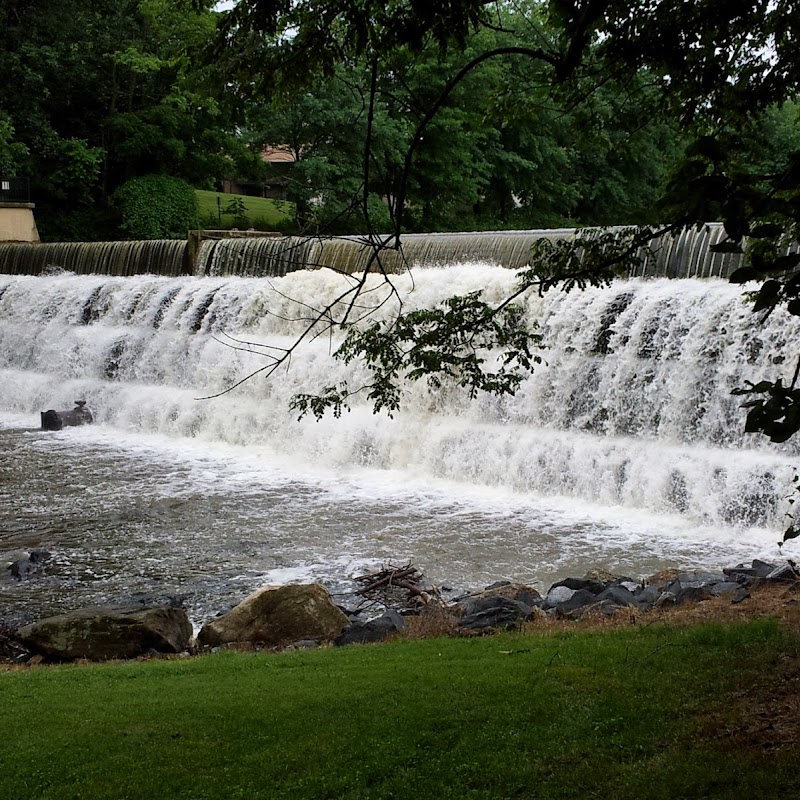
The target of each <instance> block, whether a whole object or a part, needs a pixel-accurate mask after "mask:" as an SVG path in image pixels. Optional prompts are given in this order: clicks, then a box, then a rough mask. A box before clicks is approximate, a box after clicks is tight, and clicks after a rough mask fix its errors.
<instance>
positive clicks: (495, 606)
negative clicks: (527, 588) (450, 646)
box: [458, 597, 533, 632]
mask: <svg viewBox="0 0 800 800" xmlns="http://www.w3.org/2000/svg"><path fill="white" fill-rule="evenodd" d="M468 609H469V610H468V612H467V613H465V614H464V616H463V617H462V618H461V620H460V621H459V623H458V630H459V631H461V632H479V631H487V630H490V629H492V628H508V627H513V626H514V625H517V624H518V623H519V622H523V621H525V620H529V619H530V618H531V617H532V616H533V609H532V608H531V606H529V605H527V603H523V602H521V601H520V600H512V599H510V598H508V597H481V598H477V599H474V600H472V601H471V602H470V605H469V606H468Z"/></svg>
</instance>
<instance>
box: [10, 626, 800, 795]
mask: <svg viewBox="0 0 800 800" xmlns="http://www.w3.org/2000/svg"><path fill="white" fill-rule="evenodd" d="M797 652H798V642H797V641H796V640H795V639H792V638H790V637H789V636H788V635H787V634H784V633H783V632H782V631H781V629H780V627H779V625H778V623H777V622H754V623H749V624H747V625H740V626H731V627H723V626H713V625H710V626H702V627H697V628H684V629H667V628H663V627H657V626H653V627H651V628H646V629H631V630H630V631H621V632H620V631H617V632H601V633H582V634H575V635H571V634H559V635H531V634H528V635H512V634H507V635H502V636H496V637H491V638H481V639H444V640H443V639H438V640H427V641H398V642H395V643H393V644H388V645H378V646H358V647H349V648H343V649H334V650H330V649H326V650H318V651H312V652H308V651H306V652H298V653H287V654H279V655H271V654H261V653H250V654H243V653H230V652H227V653H220V654H217V655H212V656H207V657H202V658H197V659H192V660H183V661H179V660H178V661H151V662H135V663H128V664H108V665H93V666H60V667H49V668H39V669H31V670H25V671H18V672H7V673H3V674H0V705H1V707H2V709H3V723H2V725H3V732H2V738H0V764H2V765H3V768H2V770H0V797H2V798H4V800H16V798H20V799H21V798H26V800H30V799H31V798H54V800H55V798H58V800H66V799H67V798H81V800H87V798H103V799H104V800H108V799H109V798H171V799H173V800H176V799H177V798H192V799H193V800H197V799H198V798H215V799H216V798H239V797H241V798H270V800H272V799H277V798H292V800H302V799H303V798H314V800H317V799H319V798H331V799H333V798H336V800H339V799H340V798H350V799H352V800H366V799H368V798H403V800H410V799H411V798H422V797H426V798H437V800H438V799H439V798H459V799H461V798H475V799H477V798H485V799H486V800H490V799H491V800H495V799H496V798H548V800H550V798H582V799H583V798H613V800H621V799H623V798H631V800H633V798H642V797H646V798H648V800H659V798H664V800H666V799H667V798H669V800H675V798H681V799H685V798H696V797H713V798H742V797H748V798H774V797H796V796H797V795H798V793H797V790H796V788H795V786H794V783H793V782H794V781H795V780H796V778H797V776H796V767H797V763H798V746H797V745H794V746H793V747H792V746H790V747H788V748H786V749H774V750H772V751H769V752H763V751H760V752H752V753H751V752H748V751H747V750H744V751H742V750H739V749H737V748H736V745H735V744H734V743H732V742H731V741H730V740H729V739H726V738H724V737H723V738H715V737H712V736H708V734H707V731H708V728H709V720H711V719H712V717H711V715H712V714H718V715H720V716H719V719H724V720H725V724H726V725H732V726H735V725H736V724H737V722H739V721H741V720H743V719H745V718H746V715H747V710H748V709H747V708H739V707H738V706H737V705H736V704H734V703H732V701H731V700H730V697H729V693H731V692H733V691H735V690H739V689H742V688H743V687H747V686H750V685H751V684H752V683H753V681H754V680H755V681H757V682H759V681H760V682H762V683H763V682H767V683H769V681H770V680H772V679H773V677H772V676H773V675H774V670H775V669H776V665H777V664H779V663H781V662H780V659H781V658H784V657H785V656H786V654H789V655H790V656H796V655H797ZM720 724H721V723H720ZM713 727H714V726H713V725H712V726H711V729H712V730H713ZM701 731H705V733H703V734H702V735H700V734H699V732H701Z"/></svg>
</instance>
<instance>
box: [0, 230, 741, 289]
mask: <svg viewBox="0 0 800 800" xmlns="http://www.w3.org/2000/svg"><path fill="white" fill-rule="evenodd" d="M574 235H575V230H574V229H553V230H534V231H499V232H498V231H495V232H482V233H429V234H428V233H426V234H408V235H405V236H404V237H403V244H402V248H403V249H402V253H399V252H396V251H393V250H386V251H384V252H383V253H382V254H381V259H382V264H383V267H384V269H386V270H387V271H389V272H394V273H400V272H403V271H404V270H405V269H406V268H407V266H446V265H450V264H454V263H469V262H484V263H490V264H499V265H501V266H503V267H508V268H511V269H516V268H520V267H523V266H525V265H526V264H527V263H528V261H529V258H530V252H531V248H532V246H533V244H534V243H535V242H536V241H537V240H539V239H541V238H543V237H548V238H550V239H558V238H570V237H572V236H574ZM724 238H725V233H724V229H723V227H722V225H721V224H720V223H710V224H708V225H705V226H703V227H702V228H701V229H700V230H696V229H694V228H692V229H690V230H687V231H683V232H681V233H680V234H678V235H677V236H664V237H662V238H661V239H660V240H656V241H654V242H653V243H652V245H651V246H650V247H649V248H648V253H647V254H646V253H645V252H642V257H641V260H640V267H639V268H638V269H636V270H634V273H633V275H632V276H631V277H645V276H646V277H670V278H708V277H727V276H728V275H729V274H730V273H731V272H732V271H733V270H734V269H736V268H737V267H738V266H740V264H741V258H740V257H739V256H736V255H732V254H729V253H714V252H712V251H711V249H710V248H711V246H712V245H714V244H717V243H718V242H720V241H722V240H723V239H724ZM371 254H372V250H371V248H370V247H369V246H367V245H365V244H364V243H363V242H362V241H360V240H359V239H358V237H353V238H348V237H336V238H329V239H325V238H314V237H296V236H287V237H276V236H263V237H259V236H252V237H247V238H234V239H221V240H206V241H203V243H202V245H201V246H200V249H199V252H198V254H197V258H196V263H195V264H193V265H191V264H190V262H189V257H188V250H187V245H186V243H185V242H182V241H151V242H74V243H63V244H39V245H29V244H0V273H5V274H12V275H15V274H16V275H24V274H27V275H39V274H42V273H45V272H52V271H55V270H66V271H69V272H75V273H77V274H100V275H140V274H146V273H152V274H158V275H181V274H187V273H190V272H193V273H194V274H195V275H197V276H222V275H238V276H242V277H259V276H261V277H266V276H279V275H285V274H287V273H289V272H293V271H296V270H299V269H317V268H320V267H330V268H331V269H335V270H338V271H340V272H344V273H348V274H352V273H356V272H362V271H363V270H364V269H365V268H366V267H367V266H368V264H369V259H370V256H371Z"/></svg>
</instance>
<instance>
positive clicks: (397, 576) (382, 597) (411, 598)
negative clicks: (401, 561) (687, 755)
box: [353, 564, 441, 611]
mask: <svg viewBox="0 0 800 800" xmlns="http://www.w3.org/2000/svg"><path fill="white" fill-rule="evenodd" d="M353 580H355V582H356V583H357V584H358V586H359V587H360V588H359V589H358V590H357V591H356V593H355V594H356V596H357V597H359V598H361V602H360V604H359V607H358V611H363V610H364V609H367V608H371V607H373V606H383V607H385V608H407V607H408V606H409V605H411V606H414V605H428V604H430V603H432V602H435V603H440V602H441V592H440V590H439V589H438V588H437V587H436V586H432V585H431V584H429V583H427V582H426V581H425V576H424V575H423V574H422V573H421V572H420V571H419V570H418V569H417V568H416V567H415V566H414V565H413V564H406V565H404V566H396V565H394V564H388V565H387V566H385V567H383V568H382V569H380V570H378V571H377V572H371V573H369V574H368V575H358V576H356V577H355V578H354V579H353Z"/></svg>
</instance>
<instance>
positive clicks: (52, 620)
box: [16, 606, 192, 661]
mask: <svg viewBox="0 0 800 800" xmlns="http://www.w3.org/2000/svg"><path fill="white" fill-rule="evenodd" d="M191 637H192V624H191V622H189V617H188V616H187V615H186V611H185V610H184V609H182V608H167V607H155V608H147V607H144V606H95V607H92V608H83V609H80V610H78V611H71V612H69V613H67V614H59V615H58V616H55V617H48V618H47V619H43V620H40V621H39V622H34V623H33V624H32V625H26V626H24V627H22V628H20V629H19V631H18V632H17V635H16V638H17V639H18V640H19V641H20V642H22V644H24V645H25V647H27V648H28V649H29V650H30V651H31V652H34V653H40V654H41V655H43V656H46V657H47V658H52V659H58V660H62V661H71V660H73V659H76V658H86V659H89V660H90V661H108V660H109V659H114V658H136V657H137V656H140V655H142V654H143V653H146V652H147V651H149V650H157V651H158V652H160V653H180V652H181V651H183V650H185V649H186V648H187V647H188V646H189V640H190V639H191Z"/></svg>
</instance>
